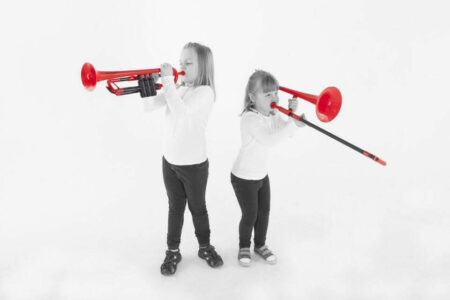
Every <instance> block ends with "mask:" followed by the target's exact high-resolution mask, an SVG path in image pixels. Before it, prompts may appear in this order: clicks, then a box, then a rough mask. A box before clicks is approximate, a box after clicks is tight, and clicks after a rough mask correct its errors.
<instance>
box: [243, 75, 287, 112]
mask: <svg viewBox="0 0 450 300" xmlns="http://www.w3.org/2000/svg"><path fill="white" fill-rule="evenodd" d="M279 87H280V84H279V83H278V80H277V79H276V78H275V77H274V76H273V75H272V74H270V73H269V72H266V71H263V70H256V71H255V72H253V74H252V75H251V76H250V78H249V79H248V82H247V87H246V88H245V97H244V109H243V110H242V112H241V115H242V114H243V113H245V112H247V111H249V110H251V109H254V108H255V103H254V102H253V101H252V100H251V99H250V94H254V93H256V92H257V90H258V88H260V89H261V90H262V92H263V93H267V92H270V91H274V90H278V88H279Z"/></svg>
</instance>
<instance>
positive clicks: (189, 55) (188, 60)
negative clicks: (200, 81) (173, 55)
mask: <svg viewBox="0 0 450 300" xmlns="http://www.w3.org/2000/svg"><path fill="white" fill-rule="evenodd" d="M180 69H181V71H184V72H185V73H186V75H184V83H185V84H186V85H187V86H190V85H192V84H193V83H194V81H195V79H196V78H197V75H198V58H197V53H195V51H194V49H192V48H186V49H183V51H181V57H180Z"/></svg>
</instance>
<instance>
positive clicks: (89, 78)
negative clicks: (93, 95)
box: [81, 63, 97, 91]
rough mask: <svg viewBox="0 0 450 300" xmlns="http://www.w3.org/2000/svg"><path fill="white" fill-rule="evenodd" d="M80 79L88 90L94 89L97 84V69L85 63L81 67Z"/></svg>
mask: <svg viewBox="0 0 450 300" xmlns="http://www.w3.org/2000/svg"><path fill="white" fill-rule="evenodd" d="M81 81H82V82H83V85H84V87H85V88H86V89H87V90H88V91H92V90H93V89H95V86H96V85H97V71H95V68H94V66H93V65H91V64H90V63H85V64H84V65H83V68H82V69H81Z"/></svg>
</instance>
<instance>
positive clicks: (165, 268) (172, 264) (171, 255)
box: [161, 250, 181, 276]
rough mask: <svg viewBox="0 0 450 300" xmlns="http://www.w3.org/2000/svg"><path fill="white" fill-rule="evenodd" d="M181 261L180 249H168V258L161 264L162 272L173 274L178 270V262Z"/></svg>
mask: <svg viewBox="0 0 450 300" xmlns="http://www.w3.org/2000/svg"><path fill="white" fill-rule="evenodd" d="M180 261H181V253H180V251H179V250H178V251H177V252H173V251H170V250H167V251H166V258H165V259H164V262H163V263H162V265H161V274H162V275H166V276H168V275H173V274H175V272H176V271H177V264H178V263H179V262H180Z"/></svg>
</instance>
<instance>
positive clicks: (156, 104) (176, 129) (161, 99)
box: [144, 76, 214, 165]
mask: <svg viewBox="0 0 450 300" xmlns="http://www.w3.org/2000/svg"><path fill="white" fill-rule="evenodd" d="M161 82H162V84H163V92H164V93H162V94H159V95H157V96H155V97H152V98H149V99H148V100H147V99H146V100H145V102H144V110H145V111H153V110H155V109H158V108H161V107H166V117H165V126H164V144H163V155H164V157H165V158H166V160H167V161H168V162H169V163H171V164H173V165H193V164H199V163H202V162H204V161H205V160H206V159H207V153H206V125H207V123H208V119H209V116H210V114H211V111H212V108H213V104H214V91H213V90H212V88H211V87H210V86H206V85H202V86H197V87H186V86H180V87H178V88H177V87H176V86H175V84H174V81H173V76H165V77H162V78H161Z"/></svg>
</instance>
